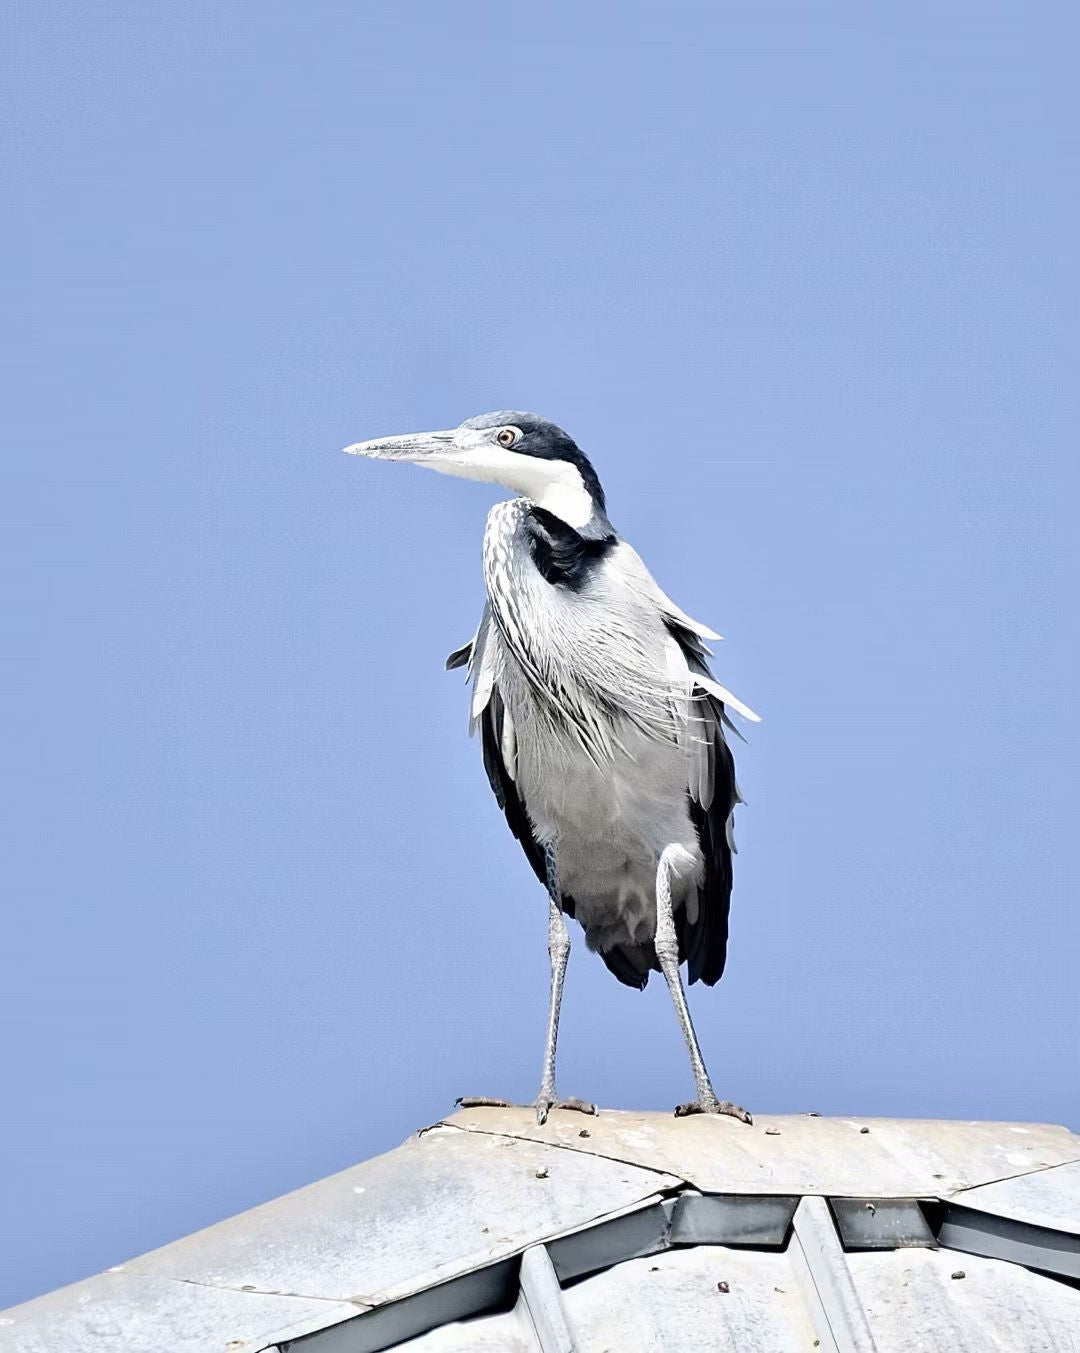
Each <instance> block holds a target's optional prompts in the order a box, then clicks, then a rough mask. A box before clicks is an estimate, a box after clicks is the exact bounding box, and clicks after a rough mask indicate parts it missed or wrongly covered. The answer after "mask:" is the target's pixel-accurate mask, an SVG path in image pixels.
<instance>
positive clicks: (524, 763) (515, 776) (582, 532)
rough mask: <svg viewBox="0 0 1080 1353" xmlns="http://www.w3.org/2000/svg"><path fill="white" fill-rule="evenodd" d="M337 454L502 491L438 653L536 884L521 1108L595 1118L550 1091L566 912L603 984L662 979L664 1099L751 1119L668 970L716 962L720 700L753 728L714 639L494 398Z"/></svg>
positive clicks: (591, 495)
mask: <svg viewBox="0 0 1080 1353" xmlns="http://www.w3.org/2000/svg"><path fill="white" fill-rule="evenodd" d="M345 449H346V451H348V452H350V453H351V454H354V455H358V456H367V457H370V458H372V459H374V460H386V461H401V462H407V463H410V464H415V465H421V466H426V467H427V468H428V469H431V470H436V471H438V472H439V473H441V474H447V475H456V476H459V477H461V478H465V479H475V480H480V481H484V482H487V483H493V484H497V485H499V486H501V487H503V488H506V489H509V490H511V491H512V492H513V494H514V495H515V496H514V497H513V498H510V499H509V500H507V501H505V502H500V503H497V504H496V505H495V506H494V507H493V508H492V509H491V511H490V513H489V514H488V518H487V524H486V527H485V531H484V541H483V572H484V583H485V587H486V591H487V601H486V604H485V606H484V611H483V615H482V617H481V620H480V624H479V627H478V628H477V630H476V633H475V634H474V635H473V637H472V638H471V639H470V640H469V641H468V643H466V644H463V645H462V646H461V647H460V648H458V649H456V650H455V651H454V652H453V653H451V654H450V656H449V658H447V660H446V666H447V669H448V670H453V669H456V668H461V667H466V668H467V669H468V676H469V679H470V681H471V704H470V711H469V730H470V733H474V732H475V731H476V730H477V729H479V732H480V743H481V748H482V753H483V763H484V769H485V771H486V772H487V778H488V780H489V782H490V784H491V788H492V790H493V791H494V795H495V799H496V801H497V802H498V805H499V807H500V808H501V809H502V811H503V813H504V814H505V816H506V821H507V823H508V824H509V827H510V830H511V832H513V834H514V836H515V837H516V838H517V840H518V841H519V842H520V843H521V846H522V849H523V850H524V852H525V855H526V857H527V859H528V862H529V864H530V865H531V866H532V868H533V870H534V871H535V873H536V876H537V878H538V879H539V880H540V882H541V883H542V884H543V885H544V887H545V889H546V892H547V901H548V955H549V960H550V1000H549V1006H548V1020H547V1033H546V1039H545V1044H544V1060H543V1072H542V1077H541V1083H540V1090H539V1093H538V1094H537V1097H536V1100H535V1101H534V1105H533V1106H532V1107H535V1110H536V1118H537V1122H538V1123H540V1124H543V1123H544V1122H545V1121H546V1120H547V1117H548V1114H549V1113H550V1111H551V1110H552V1109H553V1108H570V1109H578V1110H582V1111H584V1112H590V1113H592V1112H595V1109H594V1107H593V1106H592V1105H591V1104H588V1103H586V1102H585V1101H582V1100H577V1099H562V1100H561V1099H560V1098H559V1096H558V1094H557V1093H556V1081H555V1060H556V1045H557V1042H558V1035H559V1013H560V1008H561V1004H562V994H563V983H564V979H565V975H566V965H567V959H568V956H569V953H570V935H569V931H568V929H567V925H566V918H567V917H570V918H571V919H573V920H575V921H576V922H577V923H578V925H580V926H581V928H582V930H584V932H585V943H586V945H587V947H588V948H589V949H590V950H592V951H593V952H595V953H597V954H599V956H600V958H601V959H602V960H603V961H604V963H605V964H606V965H607V967H608V968H609V970H610V971H611V972H612V973H613V974H614V975H615V977H616V978H618V980H619V981H620V982H622V983H625V985H627V986H629V987H634V988H637V989H639V990H640V989H643V988H644V987H645V985H646V983H647V982H648V980H649V974H650V973H651V972H655V971H659V972H660V973H661V974H662V975H663V978H664V980H665V982H666V983H667V987H668V991H669V992H670V995H671V1000H672V1002H673V1005H674V1008H675V1014H676V1016H677V1018H678V1022H679V1027H680V1029H681V1031H682V1036H683V1039H684V1041H685V1043H686V1048H687V1052H688V1053H689V1057H690V1066H691V1070H692V1071H693V1076H694V1084H695V1091H696V1097H695V1098H694V1099H693V1100H691V1101H689V1102H687V1103H685V1104H680V1105H679V1106H678V1107H677V1108H676V1110H675V1113H676V1114H677V1115H678V1116H685V1115H688V1114H699V1113H700V1114H726V1115H729V1116H731V1117H733V1118H736V1119H740V1120H742V1121H743V1122H746V1123H750V1122H752V1121H753V1120H752V1117H751V1115H750V1114H749V1113H748V1112H747V1111H746V1110H745V1109H743V1108H741V1107H740V1106H739V1105H737V1104H734V1103H732V1102H731V1101H730V1100H723V1099H719V1098H718V1097H717V1095H716V1093H715V1091H714V1090H713V1086H712V1081H711V1079H710V1077H709V1073H708V1070H707V1069H706V1065H705V1059H704V1057H703V1055H702V1051H701V1046H700V1043H699V1041H698V1037H697V1034H696V1032H695V1029H694V1024H693V1020H692V1019H691V1016H690V1009H689V1006H688V1004H687V999H686V992H685V990H684V987H683V983H682V978H681V973H680V968H681V965H683V964H684V963H685V965H686V970H687V977H688V982H689V985H691V986H693V985H694V984H695V983H697V982H703V983H704V984H705V985H706V986H714V985H715V984H716V983H717V982H718V981H719V980H720V977H721V975H722V974H723V971H724V964H725V961H726V956H727V942H728V910H729V905H730V899H731V887H732V856H733V854H734V852H735V841H734V831H733V827H734V813H735V807H736V804H738V803H739V802H741V797H740V794H739V790H738V788H737V786H736V783H735V765H734V759H733V756H732V752H731V747H730V744H729V741H728V736H727V734H728V733H729V732H736V733H737V729H736V728H735V725H734V723H733V722H732V720H731V717H730V712H735V713H737V714H738V715H740V716H741V717H742V718H744V719H746V720H749V721H751V722H755V723H756V722H759V718H758V715H757V714H755V713H754V711H753V710H752V709H750V708H749V706H747V705H745V704H743V703H742V701H740V700H738V699H737V698H736V697H735V696H734V695H732V693H731V692H730V691H729V690H727V689H726V688H725V687H723V686H721V685H720V684H719V683H718V682H717V681H716V680H715V679H714V678H713V676H712V674H711V672H710V669H709V665H708V659H709V657H710V656H711V652H710V650H709V648H708V647H707V644H708V643H709V642H711V641H714V640H718V639H719V638H720V637H721V636H720V635H718V634H716V633H715V632H714V631H713V630H711V629H709V628H708V627H707V626H706V625H703V624H701V623H700V622H699V621H697V620H694V619H692V618H691V617H690V616H689V615H687V613H686V612H685V611H683V610H682V609H681V608H680V607H679V606H677V605H676V604H675V602H673V601H672V600H671V598H670V597H668V596H667V595H666V594H665V593H664V592H663V591H662V590H661V588H660V586H659V585H658V584H657V583H656V582H655V581H654V579H653V577H652V575H651V574H650V573H649V571H648V569H647V568H646V567H645V564H644V562H643V561H642V559H641V557H640V556H639V555H638V553H637V552H636V551H635V550H634V549H633V547H632V546H631V545H630V544H629V543H628V542H627V541H626V540H624V539H622V537H621V536H620V535H619V534H618V532H617V531H616V530H615V528H614V527H613V526H612V524H611V520H610V518H609V517H608V513H607V504H606V500H605V497H604V490H603V489H602V487H601V485H600V480H599V478H598V476H597V474H596V471H595V470H594V468H593V466H592V463H591V462H590V460H589V459H588V457H587V456H586V455H585V454H584V452H583V451H582V450H581V449H580V448H579V447H578V445H577V443H576V442H575V441H574V440H573V439H572V438H571V437H570V436H569V435H568V434H567V433H565V432H564V431H563V430H562V429H561V428H559V427H556V425H555V424H554V423H551V422H548V421H547V420H546V419H544V418H540V417H538V416H537V415H535V414H530V413H520V412H516V411H511V410H505V409H504V410H499V411H498V412H495V413H487V414H482V415H480V416H479V417H476V418H469V419H467V420H466V421H465V422H464V423H462V424H461V425H460V426H459V427H457V428H454V429H450V430H446V431H438V432H421V433H408V434H405V435H397V436H390V437H383V438H379V439H376V440H374V441H365V442H358V443H356V444H355V445H353V446H349V447H346V448H345ZM739 736H741V735H739ZM458 1102H459V1103H461V1104H463V1105H465V1106H472V1105H477V1104H499V1105H503V1104H506V1101H505V1100H499V1099H494V1098H489V1097H486V1096H474V1097H466V1098H463V1099H461V1100H459V1101H458Z"/></svg>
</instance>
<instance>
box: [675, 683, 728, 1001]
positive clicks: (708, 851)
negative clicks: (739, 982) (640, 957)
mask: <svg viewBox="0 0 1080 1353" xmlns="http://www.w3.org/2000/svg"><path fill="white" fill-rule="evenodd" d="M724 722H725V714H724V706H723V703H722V702H721V701H720V700H718V699H717V698H716V697H715V696H714V695H710V694H709V693H708V692H707V691H705V690H704V689H703V688H702V687H700V686H696V685H695V690H694V717H693V723H692V729H693V731H692V733H691V736H692V737H694V738H695V746H694V749H693V752H692V755H691V772H690V791H689V799H690V820H691V821H692V822H693V824H694V826H695V828H696V829H697V834H698V840H699V841H700V843H701V853H702V855H703V856H704V857H705V879H704V882H703V883H702V884H701V886H700V888H699V889H698V905H697V916H696V917H695V918H694V919H693V920H691V919H689V917H688V915H687V912H686V910H683V911H680V912H679V913H678V914H677V916H676V927H677V929H678V930H679V931H680V934H679V948H680V953H681V955H682V956H683V957H684V958H685V959H686V965H687V977H688V979H689V981H690V983H691V984H693V983H694V982H697V981H701V982H704V983H705V985H706V986H709V987H711V986H715V985H716V983H717V982H719V980H720V978H721V977H722V975H723V972H724V963H725V961H726V959H727V941H728V913H729V911H730V908H731V882H732V856H733V854H734V853H735V835H734V827H735V805H736V804H737V803H740V802H741V799H740V797H739V789H738V786H737V785H736V783H735V759H734V757H733V756H732V754H731V748H730V747H729V746H728V745H727V740H726V738H725V737H724Z"/></svg>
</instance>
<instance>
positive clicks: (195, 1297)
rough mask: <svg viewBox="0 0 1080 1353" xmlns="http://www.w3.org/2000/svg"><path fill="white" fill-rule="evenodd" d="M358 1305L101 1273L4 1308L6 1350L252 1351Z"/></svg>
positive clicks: (1, 1332) (0, 1341)
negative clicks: (5, 1309) (22, 1303)
mask: <svg viewBox="0 0 1080 1353" xmlns="http://www.w3.org/2000/svg"><path fill="white" fill-rule="evenodd" d="M358 1309H359V1308H358V1307H356V1306H351V1305H349V1304H347V1303H342V1302H336V1301H320V1300H318V1299H316V1298H312V1297H297V1296H285V1295H280V1294H278V1295H272V1294H270V1293H266V1292H243V1291H236V1290H233V1289H230V1288H218V1287H198V1286H195V1285H194V1284H192V1283H184V1282H176V1281H175V1280H173V1279H169V1278H151V1277H147V1276H145V1275H143V1274H138V1273H131V1272H127V1271H121V1272H118V1273H103V1274H101V1275H100V1276H99V1277H97V1278H90V1279H88V1280H87V1281H86V1282H81V1283H75V1284H74V1285H73V1286H71V1287H64V1288H61V1289H60V1290H59V1291H57V1292H50V1293H49V1294H48V1296H44V1297H39V1298H38V1299H37V1300H36V1301H28V1302H26V1303H25V1304H24V1305H22V1306H15V1307H12V1308H11V1309H10V1310H8V1311H5V1312H3V1315H2V1316H0V1353H248V1350H256V1349H262V1348H266V1347H267V1346H268V1345H270V1344H275V1343H277V1342H278V1341H279V1340H286V1339H289V1338H292V1337H294V1336H297V1335H301V1334H304V1333H305V1332H306V1331H308V1330H310V1329H324V1328H328V1327H330V1326H332V1325H333V1324H334V1323H335V1322H336V1321H339V1320H343V1319H346V1318H348V1317H350V1316H354V1315H356V1314H357V1311H358Z"/></svg>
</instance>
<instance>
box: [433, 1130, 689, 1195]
mask: <svg viewBox="0 0 1080 1353" xmlns="http://www.w3.org/2000/svg"><path fill="white" fill-rule="evenodd" d="M436 1126H437V1127H448V1128H453V1129H454V1130H455V1131H456V1132H466V1133H469V1134H471V1135H473V1136H483V1137H505V1138H509V1139H510V1140H511V1141H515V1142H528V1144H529V1145H530V1146H550V1147H554V1148H555V1149H556V1150H558V1151H569V1152H571V1153H572V1154H573V1155H575V1156H595V1157H596V1159H597V1160H610V1161H612V1162H613V1163H614V1164H616V1165H628V1166H630V1167H631V1168H632V1169H635V1170H644V1171H645V1172H646V1173H647V1174H651V1175H655V1176H656V1178H657V1179H675V1180H678V1182H679V1184H680V1185H681V1186H682V1187H683V1188H692V1187H693V1185H692V1183H691V1181H690V1180H689V1179H687V1178H686V1176H685V1175H681V1174H676V1173H675V1172H674V1171H673V1170H658V1169H656V1167H655V1166H653V1165H642V1164H641V1162H640V1161H637V1160H628V1159H627V1158H626V1157H625V1156H611V1155H609V1154H608V1153H607V1152H606V1151H597V1150H596V1149H595V1148H591V1147H588V1146H571V1145H570V1144H569V1143H568V1142H556V1141H548V1140H547V1139H546V1138H545V1139H543V1140H539V1139H538V1138H536V1137H523V1136H522V1135H521V1134H520V1133H518V1132H493V1131H492V1130H491V1129H490V1128H483V1127H460V1126H459V1125H458V1124H457V1123H450V1122H447V1121H446V1120H445V1119H444V1120H442V1121H441V1122H439V1123H438V1124H436ZM665 1187H666V1188H669V1189H670V1188H671V1185H670V1184H668V1185H665Z"/></svg>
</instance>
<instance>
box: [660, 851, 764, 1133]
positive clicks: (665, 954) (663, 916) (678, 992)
mask: <svg viewBox="0 0 1080 1353" xmlns="http://www.w3.org/2000/svg"><path fill="white" fill-rule="evenodd" d="M681 851H683V847H682V846H677V845H671V846H668V847H666V849H665V850H664V851H663V853H662V854H661V856H660V863H659V864H658V865H657V869H656V939H655V941H654V943H655V947H656V957H657V960H658V961H659V963H660V971H661V972H662V973H663V974H664V980H665V981H666V982H667V984H668V991H670V992H671V1000H672V1003H673V1004H674V1006H675V1014H676V1016H677V1017H678V1020H679V1027H680V1028H681V1029H682V1035H683V1038H684V1039H685V1040H686V1050H687V1052H689V1054H690V1066H691V1069H692V1070H693V1073H694V1083H695V1085H696V1086H697V1099H696V1100H693V1101H691V1103H689V1104H680V1105H679V1107H678V1108H677V1109H676V1110H675V1116H676V1117H677V1118H682V1117H685V1116H686V1115H687V1114H692V1113H722V1114H729V1115H730V1116H731V1117H732V1118H739V1119H741V1120H742V1122H744V1123H752V1122H753V1119H752V1118H751V1116H750V1114H748V1113H747V1111H746V1110H745V1109H741V1108H740V1107H739V1106H738V1104H732V1103H731V1101H730V1100H727V1099H717V1098H716V1092H715V1091H714V1090H713V1088H712V1082H711V1081H710V1080H709V1073H708V1071H707V1070H706V1068H705V1059H704V1057H702V1055H701V1046H700V1044H699V1043H698V1040H697V1034H696V1033H695V1032H694V1022H693V1020H692V1019H691V1018H690V1007H689V1006H688V1005H687V1004H686V992H685V991H683V984H682V978H681V977H680V976H679V940H678V936H677V935H676V933H675V910H674V905H673V903H672V900H671V879H672V872H673V867H674V861H675V857H676V855H677V853H678V852H681Z"/></svg>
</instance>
